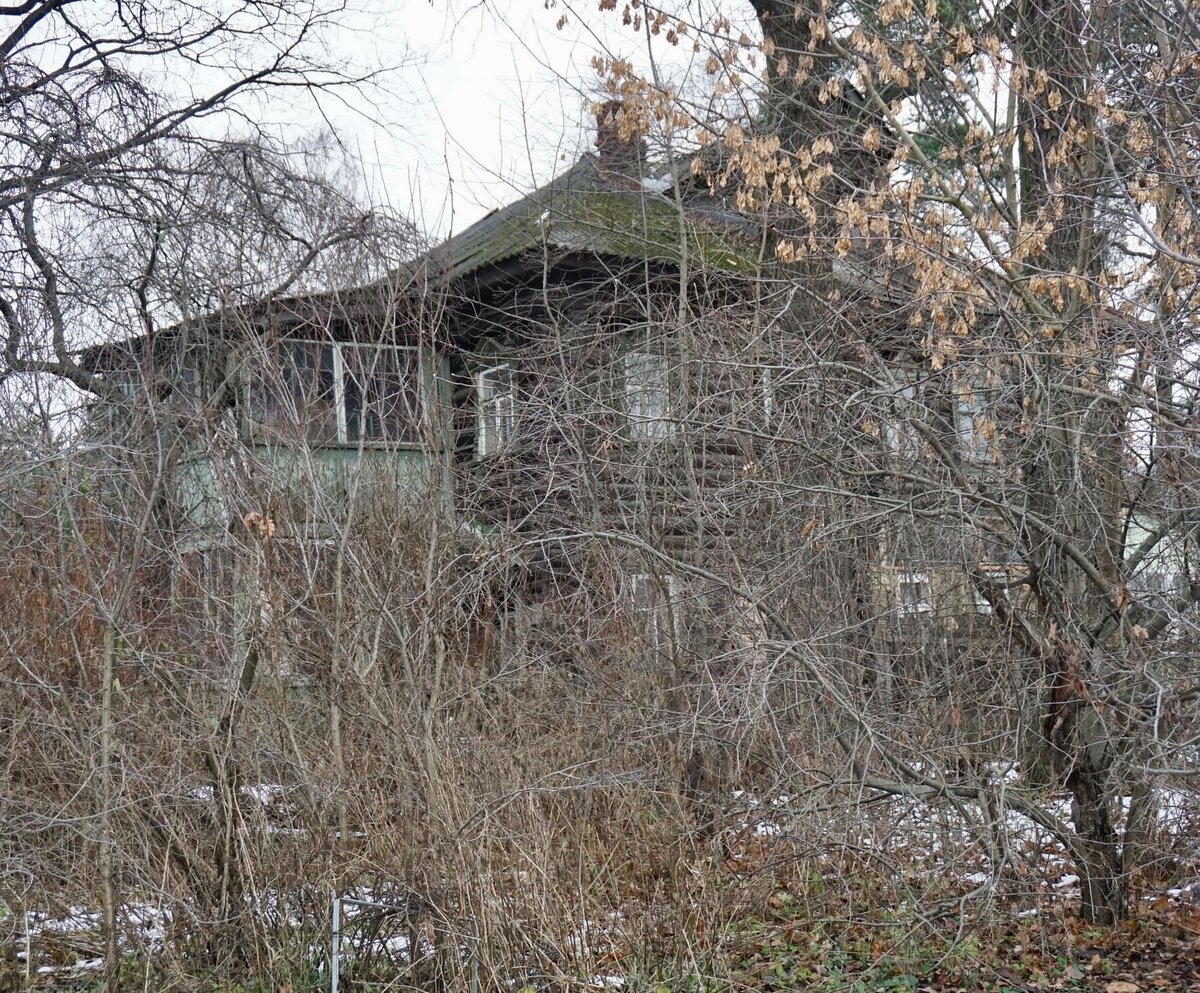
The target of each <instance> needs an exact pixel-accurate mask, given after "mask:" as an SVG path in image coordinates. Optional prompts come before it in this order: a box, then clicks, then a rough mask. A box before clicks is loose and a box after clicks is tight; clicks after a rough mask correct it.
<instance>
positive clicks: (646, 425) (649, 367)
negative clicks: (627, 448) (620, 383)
mask: <svg viewBox="0 0 1200 993" xmlns="http://www.w3.org/2000/svg"><path fill="white" fill-rule="evenodd" d="M669 401H670V374H669V370H668V368H667V357H666V356H665V355H656V354H654V353H652V352H629V353H627V354H626V355H625V410H626V413H627V414H628V415H629V431H630V435H631V437H633V438H634V439H635V440H637V441H662V440H663V439H665V438H669V437H670V436H671V429H672V424H671V422H670V420H668V417H669V416H670V407H669Z"/></svg>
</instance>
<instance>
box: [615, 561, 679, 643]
mask: <svg viewBox="0 0 1200 993" xmlns="http://www.w3.org/2000/svg"><path fill="white" fill-rule="evenodd" d="M628 589H629V601H630V603H631V604H632V606H633V608H634V610H636V611H637V612H638V614H639V616H640V617H641V618H642V619H643V621H644V623H645V625H646V628H647V631H648V633H649V636H650V639H649V640H650V643H651V646H652V647H653V649H654V650H655V651H656V652H662V651H667V650H669V649H670V648H671V647H672V646H673V645H677V644H679V641H680V637H681V635H682V625H681V618H680V613H679V609H678V604H679V603H680V586H679V577H678V576H675V575H673V574H671V573H666V574H664V575H661V576H659V575H657V574H655V573H652V572H634V573H630V575H629V587H628ZM664 632H669V633H670V638H671V641H670V642H669V643H665V639H664V637H663V635H664Z"/></svg>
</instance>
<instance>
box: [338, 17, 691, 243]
mask: <svg viewBox="0 0 1200 993" xmlns="http://www.w3.org/2000/svg"><path fill="white" fill-rule="evenodd" d="M370 2H373V4H374V6H373V10H372V11H371V12H369V13H367V14H365V15H359V16H356V17H355V18H354V19H353V21H351V22H349V23H348V25H347V30H346V31H345V33H344V36H343V37H342V38H341V39H340V44H343V45H345V46H346V50H347V52H348V53H350V55H351V57H353V58H355V59H361V60H364V61H370V60H372V59H374V60H376V61H377V62H378V63H380V64H394V63H396V62H398V61H400V60H402V59H404V58H406V57H407V58H408V59H409V60H410V62H411V64H410V65H409V66H407V67H405V68H402V69H400V70H399V71H397V72H396V73H393V74H391V75H390V76H389V77H388V81H387V83H386V91H379V92H377V93H375V94H374V95H373V96H371V97H369V99H371V100H372V101H373V104H374V105H373V106H372V105H370V104H368V103H367V102H366V99H364V100H362V101H360V102H359V104H358V112H356V113H348V112H347V111H346V110H345V109H344V108H342V107H341V106H338V105H337V104H336V103H335V102H331V101H327V102H326V107H325V110H326V113H327V115H328V117H329V119H330V121H331V122H332V123H333V124H334V126H335V127H336V128H337V129H338V130H339V131H340V132H341V133H342V134H343V135H344V136H345V137H346V138H347V142H348V144H350V145H351V151H352V152H353V153H354V154H355V155H356V156H357V157H358V158H359V159H360V160H361V161H362V163H363V167H364V170H365V172H366V177H367V179H368V182H369V186H370V191H371V195H372V197H373V199H375V200H377V201H386V202H388V203H389V204H390V205H391V206H392V207H393V208H395V209H397V210H400V211H403V212H405V213H407V214H410V215H411V216H413V217H414V219H415V220H417V222H418V223H419V224H420V225H421V226H422V227H424V228H425V229H426V230H427V231H429V232H431V233H437V234H441V235H445V234H448V233H450V232H451V231H459V230H462V228H463V227H465V226H466V225H468V224H470V223H471V222H472V221H474V220H476V219H478V218H479V217H480V216H482V215H483V214H484V213H486V212H487V211H488V210H491V209H492V208H493V207H496V206H499V205H501V204H504V203H506V202H509V201H510V200H512V199H513V198H514V196H516V195H517V194H519V193H522V192H526V191H528V190H529V189H531V188H532V187H533V186H535V185H537V184H538V183H540V182H544V181H545V180H547V179H549V178H550V177H551V176H552V175H554V174H555V173H557V172H559V171H561V170H562V169H564V168H565V167H566V166H568V165H570V163H572V162H573V161H575V159H576V158H578V156H579V155H580V154H582V153H583V152H586V151H588V150H590V148H591V142H592V139H593V137H594V135H593V133H592V131H591V128H590V118H591V114H590V111H589V109H588V104H589V102H590V99H592V98H594V97H595V96H596V95H598V94H599V92H600V89H599V80H598V79H597V77H596V74H595V71H594V70H593V69H592V67H591V65H590V64H589V63H590V60H591V58H592V57H593V55H595V54H597V53H603V52H604V51H606V50H607V51H608V52H611V53H613V54H619V55H621V56H623V57H626V58H630V59H632V60H633V61H634V63H635V65H639V66H643V67H644V66H647V65H648V58H647V54H646V38H645V36H644V34H638V33H635V32H633V30H632V29H631V28H628V27H624V26H623V25H622V23H621V16H620V13H619V10H618V11H617V12H613V13H601V12H599V10H598V4H597V0H586V2H584V3H580V4H572V3H563V2H561V0H557V2H552V4H551V6H550V9H547V5H546V2H545V0H486V2H470V0H451V2H450V3H447V2H446V0H435V2H433V3H431V2H430V0H390V2H389V0H370ZM696 6H702V4H699V3H697V4H696ZM703 6H708V7H709V8H710V9H711V8H712V6H713V4H712V3H708V4H703ZM564 15H566V17H567V23H566V25H565V27H564V28H563V29H562V30H558V29H557V28H556V24H557V22H558V20H559V19H560V18H561V17H563V16H564ZM406 53H407V56H406ZM655 53H656V54H655V58H656V59H658V60H660V71H663V72H666V73H669V74H671V75H672V76H674V77H676V78H678V77H679V76H680V75H681V74H683V73H686V72H688V71H689V67H690V66H691V63H692V61H693V60H694V59H696V58H697V56H695V55H694V54H693V53H692V52H691V50H690V47H687V48H672V47H670V46H667V45H665V44H662V43H660V44H658V45H656V48H655ZM701 58H702V57H701Z"/></svg>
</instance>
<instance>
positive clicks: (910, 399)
mask: <svg viewBox="0 0 1200 993" xmlns="http://www.w3.org/2000/svg"><path fill="white" fill-rule="evenodd" d="M918 396H919V391H918V389H917V384H916V383H915V382H913V381H912V380H911V379H905V380H903V381H902V385H901V386H900V388H899V390H898V391H897V392H895V393H892V394H891V396H890V397H889V398H888V410H887V412H886V414H885V415H884V421H883V440H884V443H885V444H886V445H887V447H888V448H889V449H891V451H893V452H894V453H895V454H897V455H899V456H902V457H904V458H916V457H917V456H918V455H920V454H921V436H920V435H919V434H918V433H917V431H916V429H915V428H913V427H912V426H911V425H909V424H908V423H907V422H906V417H907V416H908V414H909V411H910V410H911V408H913V407H915V406H916V403H917V398H918Z"/></svg>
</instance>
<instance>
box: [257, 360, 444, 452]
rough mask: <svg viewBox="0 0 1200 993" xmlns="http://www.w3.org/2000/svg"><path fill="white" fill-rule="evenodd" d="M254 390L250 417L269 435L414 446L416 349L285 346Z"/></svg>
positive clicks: (418, 385) (418, 389)
mask: <svg viewBox="0 0 1200 993" xmlns="http://www.w3.org/2000/svg"><path fill="white" fill-rule="evenodd" d="M272 358H273V359H274V361H273V362H270V363H269V364H268V366H267V368H266V369H264V370H263V372H262V374H261V378H260V381H259V383H258V384H255V385H252V387H251V391H252V393H251V418H252V419H253V420H254V421H255V422H256V424H257V425H258V427H260V428H261V429H263V430H264V431H265V433H267V434H268V435H270V436H274V437H278V436H285V437H287V436H292V437H296V436H299V437H300V438H303V440H305V441H308V442H310V443H312V444H317V445H336V444H358V443H368V444H369V443H375V442H386V441H412V440H413V439H414V438H415V437H416V435H417V430H418V427H419V423H420V407H421V403H420V398H421V381H420V364H419V362H418V360H417V353H416V351H415V349H411V348H401V347H397V346H393V345H357V344H348V343H343V342H327V341H326V342H321V341H301V340H294V339H293V340H287V341H282V342H280V343H279V344H278V346H276V348H275V349H274V352H273V355H272Z"/></svg>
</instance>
